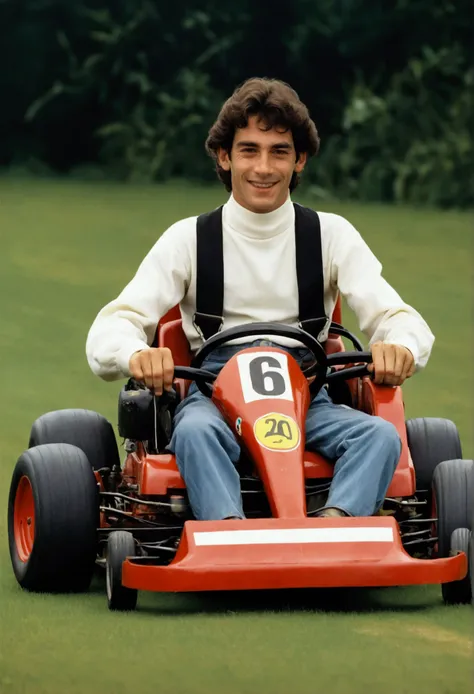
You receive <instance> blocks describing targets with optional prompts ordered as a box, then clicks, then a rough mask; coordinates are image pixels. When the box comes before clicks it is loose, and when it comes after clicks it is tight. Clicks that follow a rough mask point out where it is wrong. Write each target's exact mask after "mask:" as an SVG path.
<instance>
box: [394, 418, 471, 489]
mask: <svg viewBox="0 0 474 694" xmlns="http://www.w3.org/2000/svg"><path fill="white" fill-rule="evenodd" d="M406 428H407V438H408V448H409V450H410V454H411V457H412V460H413V464H414V466H415V475H416V488H417V490H421V489H424V490H431V484H432V481H433V474H434V471H435V469H436V466H437V465H438V464H439V463H441V462H443V460H456V459H461V458H462V449H461V439H460V437H459V432H458V429H457V427H456V425H455V424H454V422H452V421H451V420H449V419H440V418H438V417H419V418H417V419H408V420H407V422H406Z"/></svg>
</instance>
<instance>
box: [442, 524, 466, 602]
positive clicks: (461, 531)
mask: <svg viewBox="0 0 474 694" xmlns="http://www.w3.org/2000/svg"><path fill="white" fill-rule="evenodd" d="M470 539H471V532H470V530H468V528H456V530H455V531H454V532H453V533H452V535H451V550H450V554H451V556H453V557H454V556H456V554H458V553H459V552H464V553H465V554H466V555H467V559H468V566H469V565H470V563H471V562H470V548H469V542H470ZM441 589H442V591H443V600H444V602H445V603H446V604H447V605H469V604H470V602H471V600H472V590H471V576H470V568H468V572H467V576H466V577H465V578H463V579H462V580H461V581H452V582H451V583H443V584H442V587H441Z"/></svg>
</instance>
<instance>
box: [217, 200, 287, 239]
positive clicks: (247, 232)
mask: <svg viewBox="0 0 474 694" xmlns="http://www.w3.org/2000/svg"><path fill="white" fill-rule="evenodd" d="M223 213H224V214H223V222H224V224H226V225H228V226H229V227H231V229H232V230H233V231H236V232H237V233H239V234H242V235H243V236H248V237H250V238H255V239H269V238H271V237H272V236H277V235H278V234H282V233H283V232H284V231H287V230H288V229H289V228H293V227H294V223H295V210H294V207H293V203H292V202H291V198H290V196H289V195H288V197H287V199H286V201H285V202H284V203H283V205H281V207H279V208H278V209H276V210H273V212H266V213H263V214H257V213H256V212H250V210H247V209H246V208H245V207H242V205H239V203H238V202H237V201H236V200H235V198H234V196H233V195H231V196H230V198H229V200H228V201H227V202H226V204H225V205H224V210H223Z"/></svg>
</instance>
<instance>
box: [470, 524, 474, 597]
mask: <svg viewBox="0 0 474 694" xmlns="http://www.w3.org/2000/svg"><path fill="white" fill-rule="evenodd" d="M469 575H470V578H471V596H472V597H471V600H472V604H473V605H474V517H473V522H472V524H471V539H470V541H469Z"/></svg>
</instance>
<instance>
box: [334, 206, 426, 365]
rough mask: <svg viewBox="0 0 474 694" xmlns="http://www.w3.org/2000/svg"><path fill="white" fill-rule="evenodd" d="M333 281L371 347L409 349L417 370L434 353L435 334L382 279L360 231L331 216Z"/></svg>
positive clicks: (375, 260)
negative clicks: (376, 345) (380, 345)
mask: <svg viewBox="0 0 474 694" xmlns="http://www.w3.org/2000/svg"><path fill="white" fill-rule="evenodd" d="M332 217H333V218H334V219H333V224H334V228H333V233H332V234H331V241H330V243H331V245H332V248H331V252H330V256H331V280H332V281H333V282H334V283H335V284H336V285H337V287H338V289H339V291H340V292H341V294H342V295H343V296H344V297H345V299H346V300H347V303H348V304H349V307H350V308H351V309H352V310H353V311H354V313H355V314H356V316H357V319H358V322H359V328H360V330H361V331H362V332H363V333H364V334H365V335H366V336H367V337H368V339H369V340H370V344H373V343H374V342H378V341H381V342H386V343H388V344H397V345H402V346H403V347H406V348H407V349H409V350H410V352H411V353H412V354H413V357H414V359H415V365H416V368H417V370H419V369H422V368H423V367H424V366H425V365H426V363H427V361H428V359H429V356H430V354H431V349H432V347H433V343H434V335H433V333H432V332H431V330H430V328H429V327H428V325H427V323H426V322H425V321H424V319H423V318H422V316H421V315H420V314H419V313H418V312H417V311H415V309H414V308H412V307H411V306H409V305H408V304H406V303H405V302H404V301H403V300H402V298H401V297H400V296H399V294H398V293H397V292H396V291H395V289H393V287H392V286H391V285H390V284H389V283H388V282H387V281H386V280H385V279H384V278H383V277H382V265H381V264H380V262H379V261H378V260H377V258H376V257H375V255H374V254H373V253H372V251H371V250H370V248H369V247H368V246H367V244H366V243H365V241H364V240H363V239H362V237H361V235H360V234H359V232H358V231H357V230H356V229H355V228H354V227H353V226H352V224H350V223H349V222H348V221H347V220H346V219H344V218H343V217H339V216H337V215H332Z"/></svg>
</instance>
